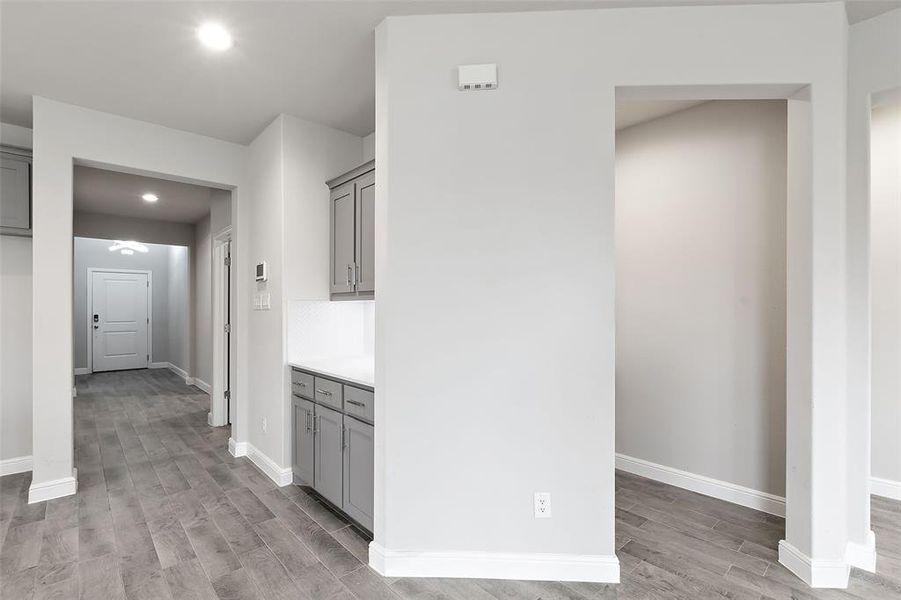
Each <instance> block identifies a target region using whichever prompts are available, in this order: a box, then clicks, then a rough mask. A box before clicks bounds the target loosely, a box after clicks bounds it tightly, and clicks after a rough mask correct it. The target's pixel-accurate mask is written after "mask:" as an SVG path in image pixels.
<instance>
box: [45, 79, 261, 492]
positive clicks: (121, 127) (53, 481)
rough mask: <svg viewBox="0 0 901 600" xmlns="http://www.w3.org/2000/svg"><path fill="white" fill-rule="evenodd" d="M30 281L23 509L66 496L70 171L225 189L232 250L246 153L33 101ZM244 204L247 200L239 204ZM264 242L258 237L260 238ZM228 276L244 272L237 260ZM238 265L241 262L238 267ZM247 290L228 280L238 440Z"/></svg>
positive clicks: (243, 210) (70, 487)
mask: <svg viewBox="0 0 901 600" xmlns="http://www.w3.org/2000/svg"><path fill="white" fill-rule="evenodd" d="M33 105H34V177H33V205H34V238H33V243H34V251H33V258H34V274H33V283H32V290H33V298H34V310H33V313H34V318H33V321H32V340H33V347H32V360H33V375H32V390H33V402H32V411H33V413H32V414H33V415H34V419H33V454H34V472H33V481H32V486H31V491H30V496H29V499H30V500H38V499H47V498H52V497H56V496H60V495H66V494H71V493H74V491H75V480H74V477H73V475H74V474H73V470H72V467H73V453H72V449H73V446H74V443H73V442H74V440H73V429H72V423H73V421H72V368H73V359H72V340H71V337H70V336H71V335H72V334H71V332H72V327H73V311H72V306H71V304H70V303H68V302H65V301H63V302H61V301H60V299H61V298H71V297H72V293H73V289H72V164H73V161H74V160H75V159H78V160H80V161H82V162H86V163H89V164H95V165H96V164H99V165H115V166H116V167H117V168H119V169H122V170H125V171H128V172H135V173H140V174H145V175H154V174H160V175H164V176H166V177H168V178H174V179H176V180H179V181H185V182H188V183H198V184H205V185H213V186H219V187H222V186H227V187H232V188H235V189H234V190H233V193H232V196H233V203H234V206H236V207H237V211H236V212H235V211H233V214H236V220H235V228H236V237H237V239H236V245H237V246H238V247H239V248H240V247H241V246H242V245H243V244H245V243H246V237H247V232H246V231H245V230H244V229H243V228H242V223H243V222H244V219H246V218H247V213H248V212H249V207H248V206H245V205H246V204H248V203H249V199H248V200H246V201H245V200H244V199H243V198H244V196H243V193H244V191H245V190H246V187H245V180H244V173H245V168H246V163H245V159H246V156H247V148H246V147H244V146H240V145H237V144H232V143H228V142H223V141H220V140H215V139H212V138H208V137H204V136H199V135H195V134H190V133H186V132H182V131H177V130H174V129H169V128H166V127H161V126H159V125H154V124H151V123H145V122H142V121H136V120H133V119H127V118H124V117H118V116H114V115H109V114H105V113H102V112H98V111H92V110H88V109H84V108H80V107H76V106H72V105H69V104H63V103H60V102H55V101H52V100H48V99H46V98H40V97H35V98H34V102H33ZM248 198H249V197H248ZM263 233H264V235H265V233H266V232H263ZM237 256H238V265H237V270H238V272H244V273H250V272H251V270H250V269H251V267H250V263H249V262H247V260H248V259H246V258H243V259H242V254H241V252H240V251H239V252H237ZM242 261H243V262H242ZM248 284H249V282H248V280H247V279H246V278H239V279H238V281H237V286H238V290H237V292H238V293H237V295H236V298H237V306H236V307H235V316H236V326H235V330H236V334H237V337H238V338H239V339H238V346H237V347H238V359H237V360H238V369H237V370H236V371H237V385H236V386H235V397H236V401H237V414H236V419H235V426H234V427H233V428H232V435H233V436H234V437H235V439H236V440H237V441H242V440H244V439H246V435H247V433H246V424H245V416H244V415H245V414H246V405H247V404H248V403H249V400H248V399H247V398H246V394H247V391H248V389H249V388H248V379H247V378H246V377H247V376H246V374H247V351H248V344H247V327H246V324H247V317H248V313H249V300H250V295H249V285H248Z"/></svg>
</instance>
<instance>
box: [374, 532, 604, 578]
mask: <svg viewBox="0 0 901 600" xmlns="http://www.w3.org/2000/svg"><path fill="white" fill-rule="evenodd" d="M369 566H370V567H372V568H373V569H375V571H376V572H377V573H379V574H381V575H382V576H384V577H466V578H477V579H526V580H532V581H588V582H597V583H619V559H617V558H616V556H615V555H603V554H539V553H534V554H533V553H507V552H478V551H473V552H431V551H425V552H417V551H411V550H388V549H386V548H383V547H382V546H381V545H380V544H378V543H376V542H370V544H369Z"/></svg>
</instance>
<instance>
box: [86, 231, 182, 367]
mask: <svg viewBox="0 0 901 600" xmlns="http://www.w3.org/2000/svg"><path fill="white" fill-rule="evenodd" d="M111 244H112V242H111V241H109V240H96V239H89V238H81V237H77V238H75V267H74V272H73V289H74V294H75V296H74V303H73V311H74V312H73V317H72V325H73V327H72V329H73V331H72V339H73V340H74V361H75V362H74V364H75V369H76V370H78V369H87V368H88V328H89V327H90V325H89V323H88V304H87V302H88V293H87V286H88V285H90V282H89V281H88V268H95V269H136V270H142V271H151V272H152V273H153V298H152V300H153V308H152V310H153V314H152V315H151V319H152V322H151V326H152V333H153V340H152V344H153V355H152V356H151V360H152V361H153V362H168V361H170V360H171V356H172V355H171V353H170V351H169V335H170V331H169V324H168V323H169V248H170V246H165V245H162V244H147V247H148V248H149V251H148V252H147V253H146V254H142V253H140V252H135V253H134V254H132V255H131V256H125V255H122V254H120V253H118V252H110V251H109V247H110V245H111ZM176 334H177V335H178V333H177V332H176Z"/></svg>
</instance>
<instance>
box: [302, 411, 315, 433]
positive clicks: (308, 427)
mask: <svg viewBox="0 0 901 600" xmlns="http://www.w3.org/2000/svg"><path fill="white" fill-rule="evenodd" d="M304 412H305V413H306V415H307V422H306V428H307V431H310V430H312V429H313V425H312V424H311V423H310V421H311V419H310V411H308V410H304Z"/></svg>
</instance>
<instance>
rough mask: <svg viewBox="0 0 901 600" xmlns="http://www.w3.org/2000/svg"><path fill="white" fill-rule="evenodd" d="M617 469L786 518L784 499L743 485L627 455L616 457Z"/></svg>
mask: <svg viewBox="0 0 901 600" xmlns="http://www.w3.org/2000/svg"><path fill="white" fill-rule="evenodd" d="M616 468H617V469H620V470H622V471H626V472H627V473H632V474H633V475H639V476H641V477H647V478H648V479H653V480H655V481H660V482H662V483H667V484H669V485H674V486H676V487H680V488H683V489H686V490H691V491H692V492H697V493H699V494H704V495H705V496H711V497H713V498H719V499H720V500H725V501H727V502H732V503H734V504H739V505H741V506H747V507H748V508H753V509H755V510H759V511H763V512H765V513H769V514H771V515H776V516H778V517H784V516H785V498H783V497H781V496H776V495H774V494H770V493H767V492H761V491H759V490H752V489H751V488H746V487H744V486H741V485H737V484H734V483H729V482H728V481H721V480H719V479H713V478H712V477H706V476H704V475H696V474H695V473H689V472H688V471H682V470H679V469H674V468H673V467H666V466H663V465H658V464H656V463H652V462H650V461H647V460H642V459H640V458H633V457H631V456H626V455H625V454H617V455H616Z"/></svg>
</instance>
